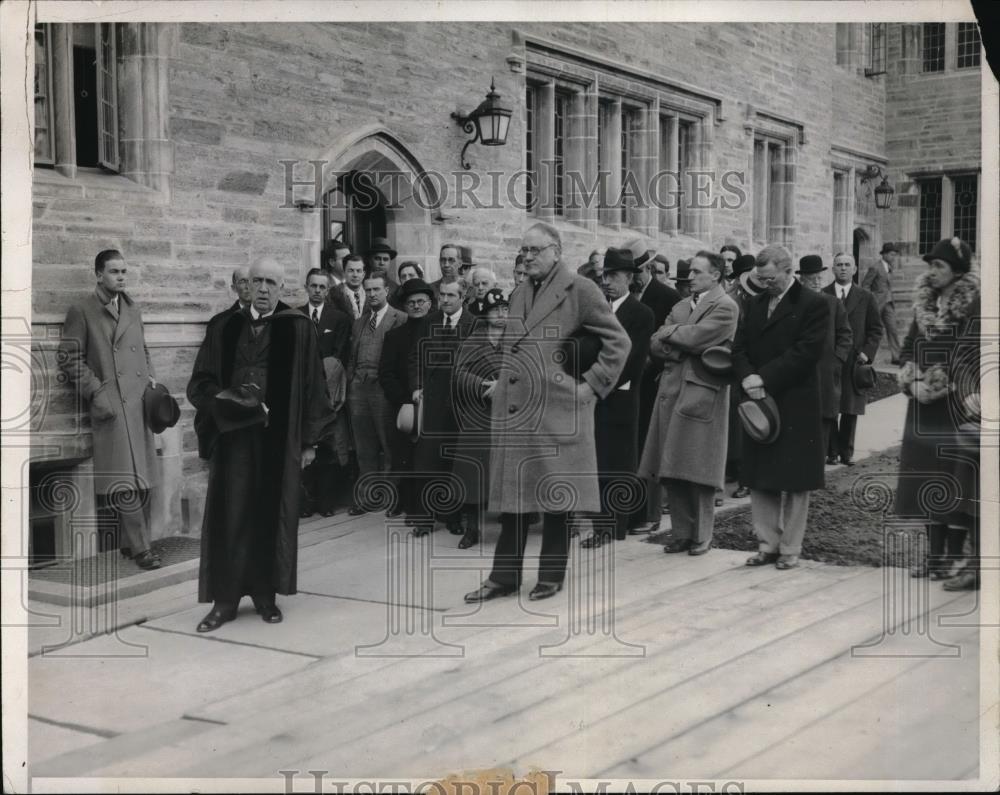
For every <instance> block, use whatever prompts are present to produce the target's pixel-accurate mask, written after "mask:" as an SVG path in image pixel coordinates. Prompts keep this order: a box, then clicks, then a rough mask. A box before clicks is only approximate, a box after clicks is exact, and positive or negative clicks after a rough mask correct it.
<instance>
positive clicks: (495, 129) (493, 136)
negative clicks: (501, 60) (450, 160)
mask: <svg viewBox="0 0 1000 795" xmlns="http://www.w3.org/2000/svg"><path fill="white" fill-rule="evenodd" d="M511 113H512V111H511V109H510V108H505V107H504V106H503V105H501V104H500V95H499V94H498V93H497V90H496V85H495V84H494V81H493V80H492V79H491V80H490V93H489V94H487V95H486V99H485V100H484V101H483V102H480V103H479V107H478V108H476V109H475V110H474V111H472V113H470V114H469V115H468V116H463V115H462V114H461V113H452V114H451V117H452V118H453V119H454V120H455V121H456V123H457V124H458V125H459V126H460V127H461V128H462V129H463V130H464V131H465V132H466V133H467V134H469V135H472V138H470V139H469V140H468V141H466V142H465V146H463V147H462V154H461V162H462V168H464V169H465V170H466V171H468V170H469V169H470V168H472V166H471V165H470V164H469V162H468V161H467V160H466V159H465V150H466V149H468V148H469V146H470V145H471V144H474V143H475V142H476V141H479V143H481V144H482V145H483V146H503V145H504V144H506V143H507V130H508V129H509V128H510V116H511Z"/></svg>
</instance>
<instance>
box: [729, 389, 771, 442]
mask: <svg viewBox="0 0 1000 795" xmlns="http://www.w3.org/2000/svg"><path fill="white" fill-rule="evenodd" d="M737 413H738V414H739V416H740V422H741V423H743V430H745V431H746V432H747V436H749V437H750V438H751V439H753V440H754V441H755V442H757V444H772V443H773V442H774V440H775V439H777V438H778V434H780V433H781V416H780V415H779V414H778V404H777V403H775V402H774V398H772V397H771V396H770V395H769V394H767V393H766V392H765V393H764V397H763V398H761V399H760V400H754V399H753V398H750V397H748V398H747V399H746V400H743V401H740V404H739V406H737Z"/></svg>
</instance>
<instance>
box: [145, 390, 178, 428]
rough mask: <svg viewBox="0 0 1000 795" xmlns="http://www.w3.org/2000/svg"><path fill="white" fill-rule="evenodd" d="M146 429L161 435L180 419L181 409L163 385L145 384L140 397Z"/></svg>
mask: <svg viewBox="0 0 1000 795" xmlns="http://www.w3.org/2000/svg"><path fill="white" fill-rule="evenodd" d="M142 408H143V414H144V415H145V417H146V427H147V428H149V430H151V431H152V432H153V433H163V432H164V431H165V430H166V429H167V428H173V427H174V426H175V425H176V424H177V420H179V419H180V417H181V407H180V406H178V405H177V401H176V400H174V398H173V395H171V394H170V391H169V390H168V389H167V388H166V387H165V386H164V385H163V384H156V385H153V384H147V385H146V391H145V392H144V393H143V395H142Z"/></svg>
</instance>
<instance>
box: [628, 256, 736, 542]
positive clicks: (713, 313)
mask: <svg viewBox="0 0 1000 795" xmlns="http://www.w3.org/2000/svg"><path fill="white" fill-rule="evenodd" d="M690 276H691V297H690V298H689V299H685V300H682V301H679V302H678V303H677V304H676V305H674V308H673V309H672V310H671V312H670V315H669V317H667V321H666V323H665V324H664V325H663V326H661V327H660V329H659V330H658V331H657V332H656V333H655V334H654V335H653V339H652V343H651V351H652V352H653V354H654V355H655V356H657V357H659V358H661V359H662V360H663V361H664V365H663V374H662V375H661V376H660V383H659V391H658V393H657V401H656V406H655V408H654V410H653V416H652V419H651V421H650V425H649V434H648V435H647V437H646V444H645V447H644V449H643V452H642V462H641V464H640V465H639V472H640V474H643V475H647V476H650V477H656V478H659V479H660V481H661V482H662V483H663V485H664V486H665V488H666V491H667V499H668V500H669V502H670V521H671V528H672V536H673V538H672V540H671V541H670V542H669V543H668V544H667V545H666V546H665V547H664V551H665V552H687V553H688V554H689V555H703V554H705V553H706V552H708V550H709V549H710V548H711V545H712V529H713V526H714V523H715V492H716V489H720V488H722V486H723V483H724V480H725V468H726V435H727V433H728V429H729V387H728V380H729V370H730V369H731V364H728V362H723V363H722V365H721V366H719V365H718V364H716V363H715V362H711V363H708V366H706V363H703V362H702V354H704V353H705V352H706V351H708V350H712V351H713V352H715V353H717V354H722V357H721V358H722V359H724V360H726V359H728V358H729V357H728V356H727V355H726V354H727V353H728V351H726V350H725V349H724V348H723V349H722V350H719V349H718V346H728V345H729V344H730V343H731V341H732V339H733V336H734V335H735V334H736V326H737V322H738V320H739V308H738V307H737V305H736V302H735V301H734V300H733V299H732V298H730V297H729V296H728V295H726V292H725V289H724V288H723V284H722V282H723V279H724V278H725V263H724V262H723V260H722V257H720V256H719V255H718V254H714V253H712V252H710V251H699V252H698V253H697V254H696V255H695V256H694V257H693V258H692V259H691V269H690Z"/></svg>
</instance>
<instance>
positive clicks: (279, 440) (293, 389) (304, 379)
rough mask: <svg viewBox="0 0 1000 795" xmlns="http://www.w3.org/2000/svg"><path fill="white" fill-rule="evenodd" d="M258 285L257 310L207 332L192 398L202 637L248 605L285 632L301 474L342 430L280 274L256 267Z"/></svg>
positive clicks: (312, 335) (311, 333)
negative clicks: (203, 486)
mask: <svg viewBox="0 0 1000 795" xmlns="http://www.w3.org/2000/svg"><path fill="white" fill-rule="evenodd" d="M250 282H251V289H252V296H253V303H252V304H251V305H250V307H249V308H248V309H247V310H246V311H239V312H234V313H233V314H232V315H230V316H229V317H228V318H226V319H225V320H224V321H223V322H221V323H219V324H216V325H214V326H212V327H210V328H209V329H208V332H207V333H206V336H205V340H204V342H202V344H201V348H200V349H199V351H198V356H197V358H196V360H195V364H194V372H193V373H192V375H191V381H190V382H189V383H188V388H187V396H188V400H189V401H191V404H192V405H193V406H194V407H195V408H196V409H198V410H199V411H202V412H203V416H204V417H205V420H204V423H203V425H202V427H200V428H198V429H196V430H197V432H198V442H199V450H201V451H203V455H204V454H207V457H208V458H209V461H210V463H209V474H208V492H207V494H206V498H205V515H204V522H203V524H202V532H201V568H200V571H199V577H198V601H200V602H214V605H213V607H212V610H211V611H210V612H209V613H208V615H206V616H205V618H204V619H202V621H201V623H200V624H199V625H198V631H199V632H211V631H212V630H215V629H218V627H220V626H221V625H222V624H224V623H226V622H227V621H232V620H234V619H235V618H236V614H237V610H238V607H239V603H240V600H241V599H242V597H244V596H250V597H251V598H252V599H253V603H254V607H255V608H256V610H257V613H258V614H259V615H260V616H261V618H262V619H263V620H264V621H265V622H267V623H272V624H273V623H277V622H279V621H281V619H282V615H281V610H279V609H278V606H277V604H276V603H275V594H294V593H295V591H296V561H297V555H298V526H299V488H300V477H301V469H302V467H304V466H308V465H309V464H310V463H311V462H312V460H313V458H314V457H315V445H316V443H317V442H318V440H319V439H321V438H322V437H323V435H324V434H325V432H326V430H327V428H326V425H327V423H328V422H330V421H331V420H332V412H331V410H330V407H329V402H328V399H327V394H326V381H325V379H324V374H323V364H322V361H321V359H320V355H319V345H318V336H317V334H316V331H315V329H314V328H313V324H312V323H311V322H310V320H309V318H308V317H307V316H306V315H304V314H303V313H302V312H299V311H298V310H296V309H292V308H291V307H289V306H287V305H285V304H284V303H282V302H281V301H280V300H279V298H280V294H281V291H282V289H283V288H284V275H283V271H282V268H281V266H280V265H279V264H278V263H277V262H275V261H274V260H272V259H266V258H265V259H259V260H257V261H255V262H254V263H253V265H251V267H250Z"/></svg>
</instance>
